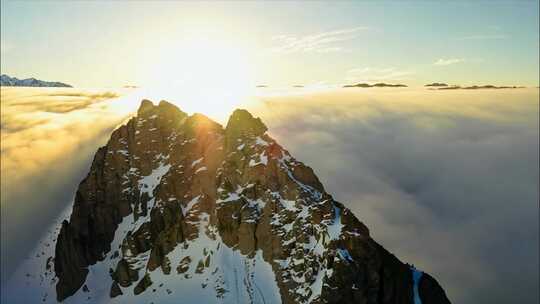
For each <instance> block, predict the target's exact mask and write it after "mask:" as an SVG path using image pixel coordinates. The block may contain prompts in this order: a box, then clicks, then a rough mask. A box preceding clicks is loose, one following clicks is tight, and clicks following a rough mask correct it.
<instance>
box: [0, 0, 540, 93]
mask: <svg viewBox="0 0 540 304" xmlns="http://www.w3.org/2000/svg"><path fill="white" fill-rule="evenodd" d="M538 10H539V5H538V1H507V2H505V1H471V2H468V1H452V2H450V1H440V2H428V1H421V2H414V1H411V2H399V3H398V2H339V3H330V2H286V3H282V2H265V3H263V2H257V3H247V2H238V3H216V2H197V3H186V2H172V1H171V2H159V3H146V2H142V1H136V2H131V3H127V2H115V3H105V2H85V1H77V2H72V3H66V2H39V3H38V2H30V1H20V2H19V1H2V13H1V14H2V16H1V17H2V20H1V25H2V27H1V42H2V52H1V59H2V62H1V68H2V73H7V74H10V75H14V76H17V77H36V78H42V79H46V80H59V81H65V82H68V83H72V84H74V85H77V86H86V87H88V86H93V87H96V86H121V85H126V84H137V85H144V84H146V83H151V82H161V81H177V80H178V79H181V80H185V79H186V78H197V79H198V80H197V81H198V82H203V81H204V79H210V80H212V81H214V82H219V81H220V80H221V79H229V80H228V84H230V83H231V82H232V81H237V82H249V85H252V84H269V85H291V84H312V83H325V84H342V83H351V82H360V81H367V82H377V81H382V82H400V83H407V84H412V85H414V84H416V85H421V84H424V83H427V82H434V81H437V82H448V83H455V84H487V83H490V84H499V85H531V86H537V85H538V82H539V79H538V78H539V76H538V69H539V61H538V52H539V30H538V22H539V21H538V20H539V17H538V14H539V13H538ZM194 45H195V46H196V47H194ZM186 50H187V51H186ZM207 77H208V78H207Z"/></svg>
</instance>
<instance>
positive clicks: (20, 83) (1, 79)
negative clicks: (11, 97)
mask: <svg viewBox="0 0 540 304" xmlns="http://www.w3.org/2000/svg"><path fill="white" fill-rule="evenodd" d="M0 86H5V87H64V88H71V87H72V86H70V85H69V84H65V83H63V82H58V81H43V80H39V79H35V78H26V79H18V78H16V77H10V76H8V75H6V74H2V75H1V76H0Z"/></svg>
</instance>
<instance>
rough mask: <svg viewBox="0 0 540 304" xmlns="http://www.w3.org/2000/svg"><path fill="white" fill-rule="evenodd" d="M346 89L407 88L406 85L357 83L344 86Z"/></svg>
mask: <svg viewBox="0 0 540 304" xmlns="http://www.w3.org/2000/svg"><path fill="white" fill-rule="evenodd" d="M343 87H344V88H405V87H407V86H406V85H404V84H388V83H382V82H380V83H376V84H369V83H357V84H347V85H344V86H343Z"/></svg>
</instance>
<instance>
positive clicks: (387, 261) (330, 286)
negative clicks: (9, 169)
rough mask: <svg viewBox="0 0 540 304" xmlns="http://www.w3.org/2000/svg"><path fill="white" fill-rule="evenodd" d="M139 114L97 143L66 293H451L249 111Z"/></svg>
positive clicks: (298, 296)
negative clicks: (218, 116) (337, 197)
mask: <svg viewBox="0 0 540 304" xmlns="http://www.w3.org/2000/svg"><path fill="white" fill-rule="evenodd" d="M138 114H139V115H137V116H136V117H133V118H132V119H131V120H130V121H129V122H128V123H127V124H126V125H124V126H121V127H120V128H118V129H117V130H115V131H114V132H113V134H112V135H111V138H110V140H109V142H108V143H107V145H106V146H104V147H102V148H100V149H99V150H98V151H97V153H96V156H95V158H94V161H93V163H92V166H91V169H90V172H89V173H88V176H87V177H86V178H85V179H84V180H83V181H82V182H81V184H80V185H79V189H78V190H77V195H76V196H75V200H74V205H73V212H72V215H71V217H70V219H69V221H64V222H63V224H62V226H61V228H60V232H59V235H58V236H57V238H56V239H57V242H56V246H55V256H54V257H51V259H49V260H48V261H49V262H48V263H50V261H54V272H53V271H51V270H52V268H51V267H49V268H48V269H49V270H50V271H49V272H48V273H45V277H44V278H43V280H52V281H51V284H43V282H40V283H39V284H40V285H39V286H45V287H46V288H50V287H52V286H56V296H57V299H58V300H59V301H62V300H64V299H66V298H68V297H70V298H71V299H70V300H71V301H72V302H73V303H79V302H83V301H87V300H92V301H94V300H97V299H103V301H104V302H107V300H108V299H109V298H116V299H115V302H117V303H148V302H155V303H173V302H174V301H176V300H177V299H178V298H181V299H182V300H184V301H185V302H189V303H192V302H202V303H303V304H304V303H305V304H308V303H310V304H311V303H383V304H391V303H416V302H417V300H420V299H417V300H416V299H415V300H414V301H413V298H412V297H413V290H416V291H417V292H415V293H414V294H415V295H414V297H416V295H418V297H420V298H421V300H422V303H424V304H433V303H438V304H446V303H449V302H448V300H447V298H446V295H445V294H444V290H442V289H440V288H438V284H437V283H436V281H435V279H433V278H432V277H430V276H428V275H424V276H422V273H421V272H420V271H417V270H414V271H412V270H411V268H410V267H409V266H408V265H407V264H404V263H402V262H401V261H399V260H398V259H397V258H396V257H395V256H393V255H392V254H391V253H389V252H388V251H386V250H385V249H384V248H383V247H382V246H380V245H379V244H377V243H376V242H375V241H374V240H373V239H372V238H371V237H370V235H369V230H368V229H367V227H366V226H365V225H364V224H362V223H361V222H360V221H359V220H358V219H357V218H356V217H355V216H354V214H353V213H352V212H351V211H350V210H348V209H347V208H346V207H345V206H344V205H343V204H341V203H339V202H336V201H334V199H333V198H332V196H331V195H330V194H328V193H326V191H325V190H324V187H323V186H322V184H321V183H320V181H319V180H318V178H317V176H316V175H315V173H314V172H313V170H312V169H311V168H310V167H308V166H306V165H304V164H303V163H302V162H300V161H298V160H296V159H295V158H294V157H292V156H291V154H290V153H289V152H288V151H287V150H285V149H284V148H282V147H281V146H280V145H279V144H278V143H277V142H276V141H275V140H274V139H272V138H271V137H270V136H269V135H268V134H265V132H266V130H267V128H266V126H265V125H264V124H263V122H262V121H261V120H260V119H259V118H255V117H253V116H252V115H251V114H250V113H249V112H248V111H246V110H242V109H238V110H235V111H234V112H233V114H232V115H231V117H230V119H229V121H228V123H227V126H226V128H225V129H223V127H222V126H221V125H219V124H217V123H216V122H214V121H212V120H211V119H209V118H207V117H206V116H204V115H202V114H194V115H191V116H189V117H187V115H186V114H185V113H184V112H182V111H180V109H178V108H177V107H176V106H175V105H173V104H171V103H168V102H166V101H162V102H160V103H159V105H157V106H155V105H154V104H153V103H152V102H151V101H149V100H143V101H142V102H141V106H140V108H139V111H138ZM179 117H184V118H185V119H180V120H179V119H178V118H179ZM224 135H225V136H224ZM39 277H40V276H36V278H39ZM259 286H261V287H264V288H263V289H260V288H259ZM43 294H44V297H43V301H44V302H45V301H46V300H48V299H50V296H51V295H52V294H54V291H51V290H48V291H47V292H44V293H43ZM47 297H49V298H47ZM26 302H37V301H26Z"/></svg>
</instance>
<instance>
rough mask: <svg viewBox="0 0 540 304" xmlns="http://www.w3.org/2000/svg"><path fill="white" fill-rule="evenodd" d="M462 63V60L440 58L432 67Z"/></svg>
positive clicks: (463, 60)
mask: <svg viewBox="0 0 540 304" xmlns="http://www.w3.org/2000/svg"><path fill="white" fill-rule="evenodd" d="M463 62H465V59H463V58H447V59H445V58H440V59H438V60H437V61H435V62H434V63H433V65H439V66H444V65H452V64H457V63H463Z"/></svg>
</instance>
